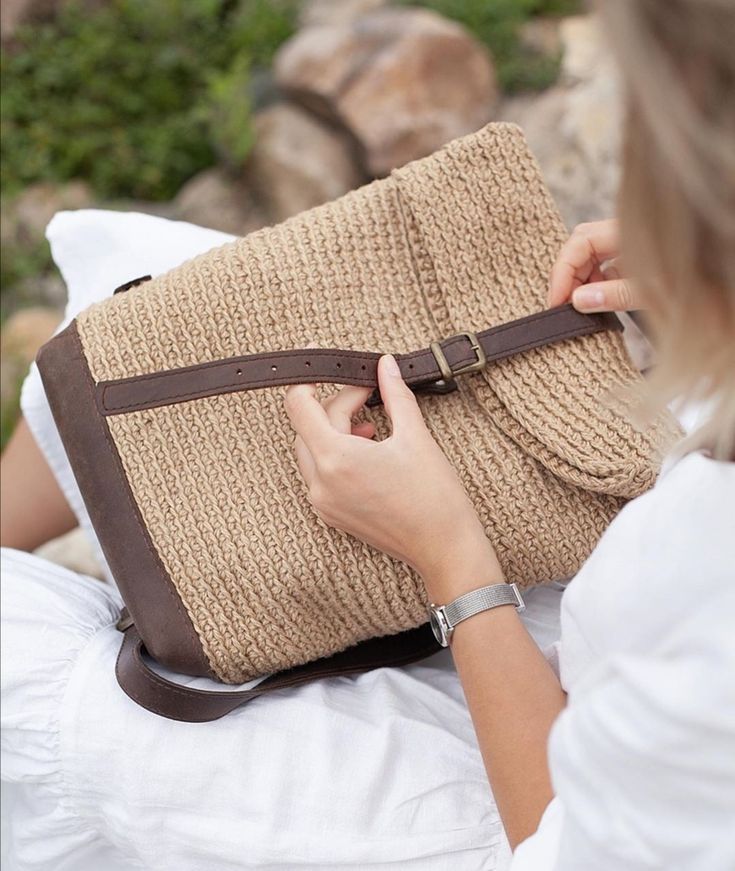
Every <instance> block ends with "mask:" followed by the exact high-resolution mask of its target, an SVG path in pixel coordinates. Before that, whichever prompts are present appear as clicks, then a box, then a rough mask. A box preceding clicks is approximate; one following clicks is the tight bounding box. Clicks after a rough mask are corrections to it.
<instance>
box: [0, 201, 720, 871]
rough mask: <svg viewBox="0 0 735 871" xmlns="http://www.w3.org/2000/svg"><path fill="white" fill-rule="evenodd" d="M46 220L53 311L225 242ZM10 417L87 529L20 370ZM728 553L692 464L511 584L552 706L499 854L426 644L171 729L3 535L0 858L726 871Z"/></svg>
mask: <svg viewBox="0 0 735 871" xmlns="http://www.w3.org/2000/svg"><path fill="white" fill-rule="evenodd" d="M49 236H50V239H51V242H52V251H53V254H54V257H55V259H56V262H57V264H58V265H59V266H60V267H61V270H62V273H63V274H64V277H65V279H66V280H67V284H68V286H69V306H68V310H67V319H68V318H69V317H72V316H73V315H74V314H75V313H76V311H78V310H79V309H80V308H82V307H83V306H85V305H87V304H89V303H90V302H91V301H93V299H95V298H101V297H102V296H105V295H106V294H107V293H109V292H110V291H111V289H112V287H114V286H115V285H116V284H120V283H122V282H123V281H125V280H126V279H129V278H130V277H131V276H132V275H137V274H146V273H152V274H157V273H158V272H161V271H163V270H165V269H168V268H170V267H171V266H173V265H175V264H176V263H177V262H179V261H180V260H182V259H184V257H185V256H191V255H193V254H194V253H197V252H198V251H201V250H206V249H207V248H208V247H211V246H212V245H214V244H218V243H219V242H221V241H224V237H222V236H221V235H220V234H212V233H211V232H210V231H203V230H201V229H200V228H194V227H191V226H189V225H181V224H174V223H172V222H168V221H164V220H162V219H157V218H151V217H149V216H140V215H131V214H129V213H128V214H125V215H118V214H115V213H104V212H89V211H88V212H77V213H67V214H62V215H60V216H57V217H56V218H55V219H54V221H53V222H52V225H51V228H50V231H49ZM23 409H24V413H25V415H26V418H27V420H28V422H29V425H30V426H31V429H32V431H33V433H34V435H35V437H36V439H37V440H38V442H39V444H40V445H41V448H42V450H43V451H44V453H45V455H46V457H47V459H48V461H49V464H50V466H51V467H52V469H53V470H54V473H55V475H56V476H57V479H58V480H59V483H60V485H61V487H62V489H63V490H64V492H65V493H66V496H67V499H68V500H69V502H70V504H71V505H72V507H73V508H74V510H75V511H76V512H77V514H78V516H79V518H80V521H81V522H82V524H83V526H84V527H85V528H86V529H87V531H88V534H89V535H90V536H92V537H93V533H92V532H91V528H90V527H89V524H88V520H87V518H86V513H85V512H84V509H83V505H82V503H81V498H80V496H79V492H78V489H77V488H76V485H75V483H74V479H73V475H72V474H71V470H70V469H69V466H68V462H67V461H66V457H65V455H64V452H63V448H62V447H61V444H60V442H59V440H58V434H57V433H56V432H55V428H54V426H53V422H52V420H51V418H50V415H49V412H48V407H47V404H46V403H45V399H44V397H43V392H42V390H41V388H40V384H39V382H38V375H37V372H36V370H35V367H32V370H31V373H30V375H29V377H28V379H27V381H26V384H25V385H24V390H23ZM93 541H94V539H93ZM734 567H735V465H732V464H725V463H718V462H715V461H713V460H711V459H708V458H706V457H705V456H703V455H701V454H690V455H687V456H686V457H684V458H683V459H680V460H679V461H678V462H675V461H673V460H672V461H671V462H670V463H669V467H668V469H667V471H666V473H665V474H663V475H662V477H661V478H660V480H659V482H658V484H657V485H656V487H655V488H654V489H653V490H652V491H651V492H650V493H648V494H646V495H645V496H643V497H641V498H640V499H638V500H636V501H635V502H633V503H631V504H629V505H628V506H627V507H626V508H625V509H624V510H623V511H622V512H621V513H620V515H619V516H618V517H617V518H616V520H615V521H614V522H613V524H612V525H611V526H610V528H609V529H608V531H607V532H606V533H605V535H604V536H603V538H602V540H601V541H600V543H599V545H598V547H597V549H596V550H595V553H594V554H593V555H592V557H591V558H590V560H589V561H588V562H587V564H586V565H585V566H584V568H583V569H582V571H581V572H580V573H579V574H578V576H577V577H576V578H575V579H574V580H573V581H572V582H571V584H570V586H569V587H568V589H567V591H566V592H565V593H564V595H563V598H562V595H561V594H562V591H563V587H562V586H561V585H559V584H551V585H548V586H544V587H540V588H538V589H536V590H534V591H531V592H530V593H529V594H528V597H527V598H528V601H529V608H528V610H527V612H526V614H525V615H524V617H525V620H526V625H527V626H528V628H529V630H530V631H531V633H532V634H533V636H534V638H535V639H536V641H537V643H538V644H539V646H540V647H541V648H542V649H543V650H544V651H545V653H546V655H547V657H548V658H549V659H550V660H551V661H552V664H555V663H556V657H557V655H558V659H559V663H560V668H561V680H562V684H563V686H564V688H565V690H567V692H568V693H569V698H568V706H567V708H566V710H565V711H564V713H563V714H562V715H561V716H560V717H559V718H558V720H557V722H556V724H555V726H554V729H553V731H552V735H551V739H550V745H549V761H550V767H551V772H552V777H553V782H554V788H555V792H556V796H557V797H556V798H555V799H554V800H553V801H552V803H551V804H550V805H549V808H548V809H547V811H546V813H545V815H544V817H543V819H542V821H541V824H540V826H539V829H538V831H537V832H536V833H535V834H534V835H533V836H531V837H530V838H529V839H527V840H526V841H525V842H524V843H523V844H522V845H520V846H519V847H518V849H517V850H516V852H515V854H514V855H513V856H512V857H511V854H510V850H509V848H508V844H507V840H506V838H505V835H504V832H503V829H502V825H501V822H500V818H499V815H498V812H497V808H496V806H495V804H494V802H493V800H492V795H491V793H490V790H489V788H488V785H487V779H486V776H485V772H484V769H483V765H482V759H481V757H480V754H479V750H478V748H477V742H476V738H475V735H474V731H473V729H472V723H471V719H470V717H469V713H468V711H467V708H466V704H465V701H464V696H463V693H462V688H461V684H460V683H459V680H458V678H457V675H456V672H455V671H454V668H453V665H452V662H451V658H450V656H449V655H448V653H447V652H446V651H443V652H442V653H439V654H437V655H436V656H434V657H431V658H430V659H428V660H425V661H424V662H422V663H416V664H414V665H412V666H408V667H405V668H400V669H380V670H377V671H374V672H370V673H368V674H365V675H361V676H358V677H352V678H336V679H328V680H324V681H320V682H317V683H315V684H312V685H308V686H304V687H299V688H295V689H292V690H289V691H285V692H283V693H279V694H276V695H274V696H271V697H267V698H264V699H259V700H257V701H255V702H253V703H250V704H248V705H246V706H245V707H244V708H241V709H239V710H238V711H236V712H234V713H233V714H231V715H229V716H227V717H225V718H223V719H222V720H219V721H217V722H214V723H209V724H186V723H174V722H172V721H168V720H163V719H161V718H159V717H156V716H154V715H152V714H150V713H148V712H147V711H144V710H142V709H140V708H138V707H137V706H136V705H135V704H134V703H133V702H131V701H130V700H129V699H128V698H127V696H125V695H124V694H123V693H122V692H121V691H120V690H119V688H118V687H117V684H116V682H115V678H114V660H115V656H116V653H117V648H118V645H119V633H118V632H117V631H116V630H115V627H114V624H115V621H116V619H117V615H118V612H119V608H120V599H119V595H118V593H117V591H116V590H115V589H114V586H112V585H110V584H103V583H100V582H98V581H95V580H93V579H89V578H86V577H84V576H81V575H78V574H76V573H74V572H70V571H68V570H66V569H62V568H60V567H58V566H54V565H52V564H50V563H48V562H46V561H44V560H42V559H40V558H39V557H36V556H31V555H28V554H22V553H20V552H18V551H13V550H8V549H4V550H3V551H2V573H3V583H2V596H3V602H2V621H3V627H2V628H3V631H2V647H3V651H2V653H3V655H2V701H3V704H2V708H1V713H2V778H3V799H4V800H3V803H2V821H3V868H4V869H5V868H7V869H10V871H15V869H18V871H24V869H38V871H41V869H43V871H46V869H54V871H118V869H119V871H123V869H125V871H127V869H140V868H145V869H161V871H163V869H174V868H175V869H177V871H195V869H196V871H199V869H201V871H204V869H207V871H211V869H220V868H233V869H234V868H239V869H240V868H253V869H256V868H268V869H269V871H292V869H314V871H316V869H369V868H376V869H377V868H378V867H379V868H380V869H388V868H397V869H398V868H400V869H408V871H411V869H416V871H424V869H426V871H431V869H437V871H440V869H452V871H455V869H457V871H465V869H466V871H480V869H482V871H492V869H512V871H547V869H549V871H550V869H563V871H565V869H576V868H579V869H585V871H592V869H594V871H598V869H601V871H605V869H616V871H638V869H659V868H661V869H663V868H665V869H667V871H676V869H692V871H700V869H701V871H719V869H723V871H724V869H728V871H732V869H733V868H735V839H733V838H732V837H731V831H732V829H733V825H732V824H733V822H735V632H733V631H732V629H731V626H732V616H731V615H732V614H733V612H734V611H735V609H734V608H733V605H735V598H734V597H735V585H734V584H733V582H735V568H734ZM560 600H561V603H562V607H561V641H560V642H559V603H560ZM188 682H189V683H191V684H193V685H196V686H200V687H202V686H206V684H207V682H206V681H204V680H203V679H196V680H195V679H192V680H190V681H188Z"/></svg>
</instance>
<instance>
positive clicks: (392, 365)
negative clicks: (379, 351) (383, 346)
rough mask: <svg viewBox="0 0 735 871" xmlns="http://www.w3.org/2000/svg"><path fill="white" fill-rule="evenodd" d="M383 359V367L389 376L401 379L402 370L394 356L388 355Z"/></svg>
mask: <svg viewBox="0 0 735 871" xmlns="http://www.w3.org/2000/svg"><path fill="white" fill-rule="evenodd" d="M383 359H384V360H385V363H383V366H384V367H385V371H386V372H387V373H388V375H394V376H395V377H397V378H400V377H401V370H400V368H399V366H398V363H397V362H396V358H395V357H394V356H393V355H392V354H386V355H385V357H384V358H383Z"/></svg>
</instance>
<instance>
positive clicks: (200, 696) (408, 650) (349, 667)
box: [115, 623, 441, 723]
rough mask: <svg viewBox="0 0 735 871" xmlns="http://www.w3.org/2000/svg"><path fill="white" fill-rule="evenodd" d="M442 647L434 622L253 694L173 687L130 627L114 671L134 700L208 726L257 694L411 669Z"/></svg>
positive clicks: (283, 675) (296, 672) (283, 676)
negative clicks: (386, 670)
mask: <svg viewBox="0 0 735 871" xmlns="http://www.w3.org/2000/svg"><path fill="white" fill-rule="evenodd" d="M439 650H441V647H440V646H439V644H438V643H437V641H436V639H435V638H434V634H433V633H432V631H431V629H430V627H429V624H428V623H425V624H424V625H422V626H419V627H418V628H417V629H409V630H407V631H406V632H400V633H398V634H397V635H386V636H384V637H383V638H371V639H369V640H368V641H363V642H361V643H360V644H356V645H355V646H354V647H349V648H348V649H347V650H344V651H342V652H341V653H336V654H334V656H330V657H327V658H325V659H318V660H316V661H315V662H309V663H307V664H306V665H300V666H297V667H296V668H290V669H288V671H281V672H279V673H278V674H274V675H271V676H270V677H267V678H265V680H263V681H261V682H260V683H259V684H258V685H257V686H255V687H253V688H252V689H249V690H230V691H229V692H228V691H226V690H221V691H217V690H198V689H194V688H193V687H187V686H181V685H180V684H176V683H173V682H172V681H170V680H167V679H166V678H164V677H161V675H159V674H158V673H157V672H155V671H153V669H152V668H151V667H150V666H149V665H148V664H147V663H146V661H145V659H144V658H143V654H144V651H145V648H144V646H143V642H142V640H141V638H140V636H139V635H138V632H137V630H136V628H135V626H129V627H128V628H127V629H125V633H124V637H123V642H122V646H121V647H120V653H119V654H118V657H117V664H116V666H115V672H116V674H117V680H118V683H119V684H120V686H121V687H122V689H123V690H124V691H125V693H126V694H127V695H128V696H130V698H131V699H133V701H135V702H137V703H138V704H139V705H141V706H142V707H144V708H146V709H147V710H149V711H153V713H155V714H160V715H161V716H162V717H168V719H169V720H182V721H183V722H187V723H207V722H209V721H210V720H218V719H219V718H220V717H223V716H224V715H225V714H228V713H229V712H230V711H234V710H235V708H238V707H239V706H240V705H242V704H244V703H245V702H249V701H251V700H252V699H256V698H257V697H258V696H262V695H266V694H267V693H272V692H275V691H276V690H281V689H286V688H287V687H294V686H299V684H303V683H309V682H310V681H312V680H314V679H315V678H320V677H335V676H339V675H346V674H356V673H358V672H362V671H369V670H371V669H373V668H380V667H382V666H388V665H390V666H394V665H408V664H409V663H411V662H415V661H416V660H419V659H424V658H425V657H427V656H430V655H431V654H432V653H437V652H438V651H439Z"/></svg>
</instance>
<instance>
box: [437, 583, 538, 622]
mask: <svg viewBox="0 0 735 871" xmlns="http://www.w3.org/2000/svg"><path fill="white" fill-rule="evenodd" d="M498 605H515V606H516V608H518V609H519V610H520V609H522V608H525V604H524V602H523V599H522V598H521V594H520V592H519V591H518V587H517V586H516V585H515V584H493V585H492V586H491V587H480V589H479V590H472V592H470V593H465V594H464V595H463V596H459V598H457V599H455V600H454V601H453V602H451V603H450V604H449V605H445V606H444V614H445V616H446V618H447V622H448V623H449V625H450V626H451V627H452V628H454V627H455V626H456V625H457V623H459V622H460V621H462V620H466V619H467V618H468V617H472V616H474V615H475V614H479V613H480V611H487V610H488V609H489V608H497V606H498Z"/></svg>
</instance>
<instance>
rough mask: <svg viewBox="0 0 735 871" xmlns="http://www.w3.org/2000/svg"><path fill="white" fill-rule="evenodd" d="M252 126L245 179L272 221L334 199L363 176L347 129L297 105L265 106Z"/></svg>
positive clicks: (357, 183)
mask: <svg viewBox="0 0 735 871" xmlns="http://www.w3.org/2000/svg"><path fill="white" fill-rule="evenodd" d="M254 127H255V144H254V145H253V148H252V150H251V152H250V155H249V156H248V160H247V163H246V166H245V178H246V180H247V183H248V185H249V186H250V187H251V188H252V189H253V191H254V192H255V193H256V195H257V197H258V199H259V201H260V203H261V204H262V206H263V208H264V209H265V211H266V213H267V214H268V216H269V218H270V219H271V220H272V221H282V220H284V219H285V218H288V217H290V216H291V215H295V214H297V213H298V212H301V211H304V210H305V209H310V208H311V207H312V206H318V205H321V203H325V202H328V201H329V200H333V199H336V198H337V197H339V196H342V194H345V193H347V191H349V190H352V189H353V188H355V187H358V186H359V185H360V184H361V183H362V182H363V181H364V180H365V179H364V177H363V175H362V174H361V173H360V171H359V169H358V167H357V165H356V162H355V160H354V158H353V155H352V151H353V148H352V143H350V142H349V141H348V140H347V137H346V136H345V134H344V133H343V132H341V131H338V130H334V129H333V128H330V127H329V126H328V125H326V124H324V123H323V122H321V121H319V120H318V119H317V118H315V117H314V116H313V115H311V114H310V113H308V112H305V111H304V110H303V109H300V108H298V107H297V106H292V105H289V104H287V103H283V104H277V105H275V106H271V107H269V108H268V109H264V110H263V111H261V112H259V113H258V114H257V115H256V116H255V119H254Z"/></svg>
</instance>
